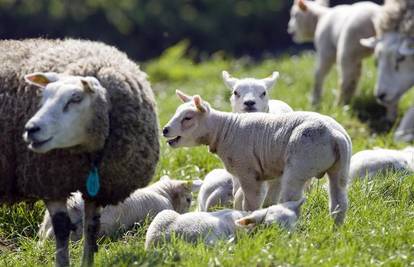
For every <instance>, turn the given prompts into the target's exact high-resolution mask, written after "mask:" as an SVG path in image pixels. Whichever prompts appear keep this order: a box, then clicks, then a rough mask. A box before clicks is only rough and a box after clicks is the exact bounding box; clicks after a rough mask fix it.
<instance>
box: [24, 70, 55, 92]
mask: <svg viewBox="0 0 414 267" xmlns="http://www.w3.org/2000/svg"><path fill="white" fill-rule="evenodd" d="M24 80H25V81H26V82H27V83H29V84H32V85H35V86H37V87H40V88H45V87H46V85H48V84H49V83H53V82H56V81H57V80H59V74H57V73H55V72H35V73H30V74H27V75H26V76H24Z"/></svg>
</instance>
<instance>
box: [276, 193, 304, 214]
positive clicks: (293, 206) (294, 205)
mask: <svg viewBox="0 0 414 267" xmlns="http://www.w3.org/2000/svg"><path fill="white" fill-rule="evenodd" d="M305 200H306V198H304V197H303V198H301V199H299V200H297V201H289V202H285V203H282V204H281V205H283V206H284V207H286V208H288V209H290V210H292V211H294V212H295V213H296V214H299V213H300V207H302V205H303V203H305Z"/></svg>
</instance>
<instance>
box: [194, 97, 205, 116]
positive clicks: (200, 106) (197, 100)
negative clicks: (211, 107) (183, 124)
mask: <svg viewBox="0 0 414 267" xmlns="http://www.w3.org/2000/svg"><path fill="white" fill-rule="evenodd" d="M193 101H194V105H195V106H196V108H197V110H198V111H200V112H201V113H205V112H207V108H206V107H205V105H204V103H203V100H202V99H201V96H199V95H195V96H194V97H193Z"/></svg>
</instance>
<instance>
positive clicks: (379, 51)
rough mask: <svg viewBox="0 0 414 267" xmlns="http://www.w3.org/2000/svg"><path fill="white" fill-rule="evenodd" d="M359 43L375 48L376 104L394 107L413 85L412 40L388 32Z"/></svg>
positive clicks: (413, 46)
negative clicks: (377, 37)
mask: <svg viewBox="0 0 414 267" xmlns="http://www.w3.org/2000/svg"><path fill="white" fill-rule="evenodd" d="M367 40H368V41H367ZM369 40H371V41H369ZM361 42H362V44H363V45H365V46H368V47H371V48H375V57H376V60H377V69H378V70H377V71H378V73H377V74H378V75H377V82H376V85H375V96H376V98H377V100H378V102H379V103H381V104H383V105H385V106H396V105H397V104H398V101H399V99H400V98H401V96H402V95H403V94H404V93H405V92H406V91H407V90H408V89H410V88H411V87H412V86H413V85H414V75H413V69H414V40H413V39H408V38H406V37H403V36H402V35H401V34H399V33H392V32H390V33H386V34H384V36H383V37H382V38H381V39H378V40H375V39H373V38H371V39H365V40H362V41H361Z"/></svg>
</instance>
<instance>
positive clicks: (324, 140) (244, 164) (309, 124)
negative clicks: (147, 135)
mask: <svg viewBox="0 0 414 267" xmlns="http://www.w3.org/2000/svg"><path fill="white" fill-rule="evenodd" d="M177 95H178V97H179V98H180V99H181V100H182V101H183V102H185V103H184V104H182V105H180V106H179V107H178V108H177V110H176V112H175V114H174V115H173V117H172V118H171V119H170V121H169V122H168V123H167V124H166V126H165V127H164V129H163V135H164V137H166V138H167V139H168V144H169V145H170V146H171V147H173V148H178V147H191V146H200V145H207V146H209V150H210V152H213V153H217V155H218V156H219V157H220V159H221V160H222V161H223V163H224V165H225V167H226V170H227V171H228V172H230V173H231V174H232V175H233V176H235V177H236V178H237V180H238V181H239V182H240V186H241V188H242V191H243V209H244V210H256V209H258V208H259V206H260V191H261V186H262V183H263V182H264V181H266V180H271V179H277V182H278V184H279V186H278V190H277V192H276V194H277V196H276V199H278V200H279V201H280V202H288V201H297V200H299V199H301V198H302V196H303V190H304V186H305V184H306V181H308V180H310V179H311V178H312V177H319V178H320V177H322V176H323V175H324V174H325V173H327V174H328V177H329V193H330V210H331V214H332V216H333V217H334V219H335V222H336V223H337V224H340V223H342V222H343V220H344V218H345V213H346V210H347V207H348V198H347V184H348V172H349V164H350V159H351V153H352V152H351V151H352V143H351V139H350V137H349V136H348V134H347V133H346V131H345V129H344V128H343V127H342V126H341V125H340V124H339V123H337V122H336V121H335V120H334V119H332V118H330V117H328V116H324V115H321V114H318V113H314V112H288V113H285V114H280V115H274V114H267V113H260V112H258V113H242V114H237V113H229V112H220V111H217V110H215V109H213V108H211V106H210V105H209V104H208V103H207V102H205V101H203V100H202V99H201V97H200V96H198V95H196V96H193V97H190V96H187V95H185V94H183V93H182V92H180V91H177ZM279 192H280V198H279V197H278V196H279Z"/></svg>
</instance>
